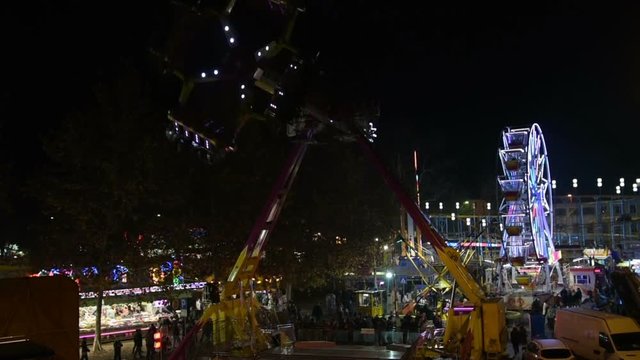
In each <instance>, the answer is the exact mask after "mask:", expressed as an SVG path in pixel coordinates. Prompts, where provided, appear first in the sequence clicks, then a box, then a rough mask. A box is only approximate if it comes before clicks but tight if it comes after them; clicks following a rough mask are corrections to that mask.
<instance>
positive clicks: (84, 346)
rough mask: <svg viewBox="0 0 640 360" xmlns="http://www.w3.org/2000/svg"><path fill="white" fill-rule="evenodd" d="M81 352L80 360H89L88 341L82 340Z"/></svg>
mask: <svg viewBox="0 0 640 360" xmlns="http://www.w3.org/2000/svg"><path fill="white" fill-rule="evenodd" d="M80 351H81V352H82V356H81V357H80V360H89V352H90V351H91V350H89V346H88V345H87V339H82V344H81V345H80Z"/></svg>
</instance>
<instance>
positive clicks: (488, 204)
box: [487, 202, 491, 210]
mask: <svg viewBox="0 0 640 360" xmlns="http://www.w3.org/2000/svg"><path fill="white" fill-rule="evenodd" d="M487 210H491V203H490V202H488V203H487Z"/></svg>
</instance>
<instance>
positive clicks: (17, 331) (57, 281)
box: [0, 276, 79, 360]
mask: <svg viewBox="0 0 640 360" xmlns="http://www.w3.org/2000/svg"><path fill="white" fill-rule="evenodd" d="M78 302H79V295H78V286H77V285H76V283H75V282H73V280H71V279H69V278H67V277H62V276H53V277H32V278H13V279H0V309H2V311H0V337H21V338H25V339H29V340H31V341H32V342H34V343H37V344H40V345H43V346H45V347H47V348H49V349H51V350H53V352H54V353H55V355H54V356H53V357H52V359H65V360H71V359H74V360H75V359H78V346H79V345H78V337H79V330H78V316H79V312H78V306H79V304H78Z"/></svg>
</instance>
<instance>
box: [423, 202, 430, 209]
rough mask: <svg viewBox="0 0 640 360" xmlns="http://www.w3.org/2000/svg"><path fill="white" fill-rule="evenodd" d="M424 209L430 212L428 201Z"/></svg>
mask: <svg viewBox="0 0 640 360" xmlns="http://www.w3.org/2000/svg"><path fill="white" fill-rule="evenodd" d="M424 208H425V209H427V210H429V202H428V201H427V202H426V203H424Z"/></svg>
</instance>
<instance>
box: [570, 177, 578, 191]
mask: <svg viewBox="0 0 640 360" xmlns="http://www.w3.org/2000/svg"><path fill="white" fill-rule="evenodd" d="M571 182H572V183H573V185H572V186H573V188H574V189H577V188H578V179H573V180H571Z"/></svg>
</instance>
